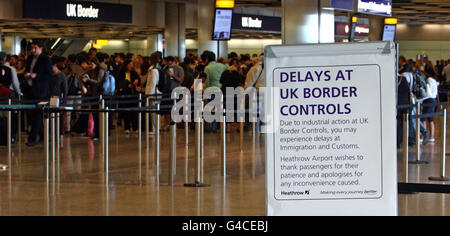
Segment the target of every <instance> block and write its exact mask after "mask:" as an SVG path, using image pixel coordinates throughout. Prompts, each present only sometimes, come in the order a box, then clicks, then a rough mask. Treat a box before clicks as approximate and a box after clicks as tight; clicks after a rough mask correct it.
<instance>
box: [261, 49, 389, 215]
mask: <svg viewBox="0 0 450 236" xmlns="http://www.w3.org/2000/svg"><path fill="white" fill-rule="evenodd" d="M265 55H267V57H266V62H265V63H266V65H265V69H266V75H267V76H266V79H267V80H266V83H267V87H271V88H273V90H271V91H272V92H270V93H267V96H266V98H265V101H266V103H265V107H264V109H265V115H266V117H264V119H266V121H267V122H266V124H267V127H266V128H267V129H266V131H268V132H267V133H268V134H267V135H266V139H267V140H266V154H267V161H266V165H267V169H266V170H267V184H266V187H267V203H268V205H267V214H268V215H270V216H273V215H276V216H279V215H288V216H291V215H294V216H296V215H396V214H397V168H396V165H397V152H396V150H397V149H396V104H395V103H396V102H395V101H396V99H395V98H396V69H395V63H396V56H395V55H396V49H395V45H394V44H391V43H388V42H382V43H361V44H328V45H312V46H311V45H308V46H273V47H268V48H266V53H265ZM269 115H270V116H269Z"/></svg>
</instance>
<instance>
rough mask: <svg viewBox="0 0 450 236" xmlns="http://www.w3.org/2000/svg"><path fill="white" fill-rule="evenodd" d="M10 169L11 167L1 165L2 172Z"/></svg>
mask: <svg viewBox="0 0 450 236" xmlns="http://www.w3.org/2000/svg"><path fill="white" fill-rule="evenodd" d="M7 169H9V166H7V165H3V164H0V171H2V170H7Z"/></svg>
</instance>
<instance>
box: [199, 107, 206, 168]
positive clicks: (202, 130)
mask: <svg viewBox="0 0 450 236" xmlns="http://www.w3.org/2000/svg"><path fill="white" fill-rule="evenodd" d="M204 108H205V102H203V101H202V102H201V111H202V116H201V122H200V138H201V141H200V144H201V145H200V157H201V160H202V163H203V160H205V119H204V117H203V113H204ZM202 166H203V165H202Z"/></svg>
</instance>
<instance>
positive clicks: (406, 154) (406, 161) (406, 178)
mask: <svg viewBox="0 0 450 236" xmlns="http://www.w3.org/2000/svg"><path fill="white" fill-rule="evenodd" d="M408 142H409V114H408V113H406V114H404V115H403V182H405V183H408V181H409V166H408V165H409V147H408Z"/></svg>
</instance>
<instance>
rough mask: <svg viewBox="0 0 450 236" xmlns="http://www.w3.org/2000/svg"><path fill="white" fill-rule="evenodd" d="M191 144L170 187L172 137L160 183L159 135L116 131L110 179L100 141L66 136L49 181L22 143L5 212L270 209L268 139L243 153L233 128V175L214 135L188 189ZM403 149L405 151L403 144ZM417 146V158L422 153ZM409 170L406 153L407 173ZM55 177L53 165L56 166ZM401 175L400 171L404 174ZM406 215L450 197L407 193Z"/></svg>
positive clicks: (432, 156)
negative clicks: (197, 184) (223, 167)
mask: <svg viewBox="0 0 450 236" xmlns="http://www.w3.org/2000/svg"><path fill="white" fill-rule="evenodd" d="M191 136H192V137H191V139H190V144H189V145H188V146H186V144H185V141H184V140H185V138H184V130H179V137H178V145H177V173H176V174H177V175H176V180H175V186H173V187H169V186H168V184H167V182H168V156H169V136H168V133H163V136H162V145H161V184H160V186H158V185H156V183H155V159H154V156H153V138H151V139H150V142H149V149H147V142H146V139H145V138H144V139H143V143H142V152H141V154H140V152H139V143H138V138H137V134H132V135H130V136H126V135H124V134H122V133H118V131H117V130H116V131H113V132H112V136H111V138H110V143H111V144H110V168H109V169H110V172H109V183H110V184H109V185H105V184H104V182H105V180H106V179H105V175H104V168H103V162H104V159H103V157H102V156H101V155H100V154H99V143H98V142H97V143H94V142H92V141H90V140H88V139H84V138H81V137H70V136H66V137H65V140H64V148H62V149H61V154H60V162H59V163H60V170H59V171H58V169H57V168H55V173H54V178H52V179H51V180H50V181H49V183H46V181H45V177H44V176H45V175H44V170H45V168H44V166H45V162H44V156H43V148H42V147H36V148H27V147H25V145H23V144H22V145H18V144H17V145H15V146H14V156H13V158H12V163H11V169H10V170H9V171H4V172H0V215H182V216H185V215H186V216H190V215H193V216H196V215H202V216H204V215H208V216H209V215H237V216H240V215H255V216H261V215H264V214H265V185H264V184H265V181H264V176H265V173H264V169H265V168H264V166H265V156H264V140H263V136H262V135H261V136H256V137H255V138H254V137H253V136H252V135H251V133H246V134H245V136H244V145H243V149H244V150H243V152H241V151H240V147H241V143H240V135H239V134H238V133H231V134H229V135H228V160H227V178H226V181H225V180H224V179H223V177H221V173H220V158H219V154H220V148H219V135H218V134H206V137H205V160H204V169H203V171H204V182H205V183H207V184H210V185H211V187H208V188H199V189H196V188H186V187H184V186H183V185H184V183H191V182H194V160H193V159H194V146H193V143H194V140H193V135H191ZM439 146H440V144H439V142H438V143H436V144H435V145H428V146H427V147H425V148H424V150H423V152H424V154H423V157H424V158H425V159H427V160H431V161H432V163H431V164H430V165H423V166H414V165H411V166H410V180H411V181H413V182H428V180H427V178H428V177H429V176H432V175H436V174H438V173H439V156H438V154H439V152H440V148H439ZM400 151H401V150H400ZM0 153H1V155H0V163H8V157H7V149H6V148H5V147H1V148H0ZM414 158H415V156H414V150H413V149H411V159H414ZM51 170H52V168H51ZM401 173H402V166H401V152H399V176H401ZM51 175H52V176H53V171H51ZM399 178H400V177H399ZM399 214H400V215H450V196H447V195H442V194H418V195H400V196H399Z"/></svg>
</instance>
